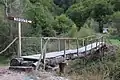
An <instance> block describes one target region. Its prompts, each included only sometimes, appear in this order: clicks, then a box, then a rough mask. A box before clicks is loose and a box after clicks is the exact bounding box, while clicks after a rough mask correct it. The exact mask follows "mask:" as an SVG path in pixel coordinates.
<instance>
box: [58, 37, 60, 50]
mask: <svg viewBox="0 0 120 80" xmlns="http://www.w3.org/2000/svg"><path fill="white" fill-rule="evenodd" d="M58 48H59V51H60V39H58Z"/></svg>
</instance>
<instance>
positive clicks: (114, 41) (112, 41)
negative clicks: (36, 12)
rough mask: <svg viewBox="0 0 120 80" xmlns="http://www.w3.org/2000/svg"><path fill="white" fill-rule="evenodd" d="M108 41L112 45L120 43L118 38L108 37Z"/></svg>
mask: <svg viewBox="0 0 120 80" xmlns="http://www.w3.org/2000/svg"><path fill="white" fill-rule="evenodd" d="M110 42H111V43H112V44H113V45H117V46H119V45H120V40H118V39H110Z"/></svg>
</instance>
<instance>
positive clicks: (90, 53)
mask: <svg viewBox="0 0 120 80" xmlns="http://www.w3.org/2000/svg"><path fill="white" fill-rule="evenodd" d="M90 42H91V50H90V54H92V50H93V49H92V38H91V41H90Z"/></svg>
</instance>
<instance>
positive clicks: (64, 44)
mask: <svg viewBox="0 0 120 80" xmlns="http://www.w3.org/2000/svg"><path fill="white" fill-rule="evenodd" d="M64 60H66V40H65V39H64Z"/></svg>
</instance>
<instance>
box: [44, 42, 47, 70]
mask: <svg viewBox="0 0 120 80" xmlns="http://www.w3.org/2000/svg"><path fill="white" fill-rule="evenodd" d="M46 48H47V44H46V45H45V51H44V54H43V69H44V70H45V64H46Z"/></svg>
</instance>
